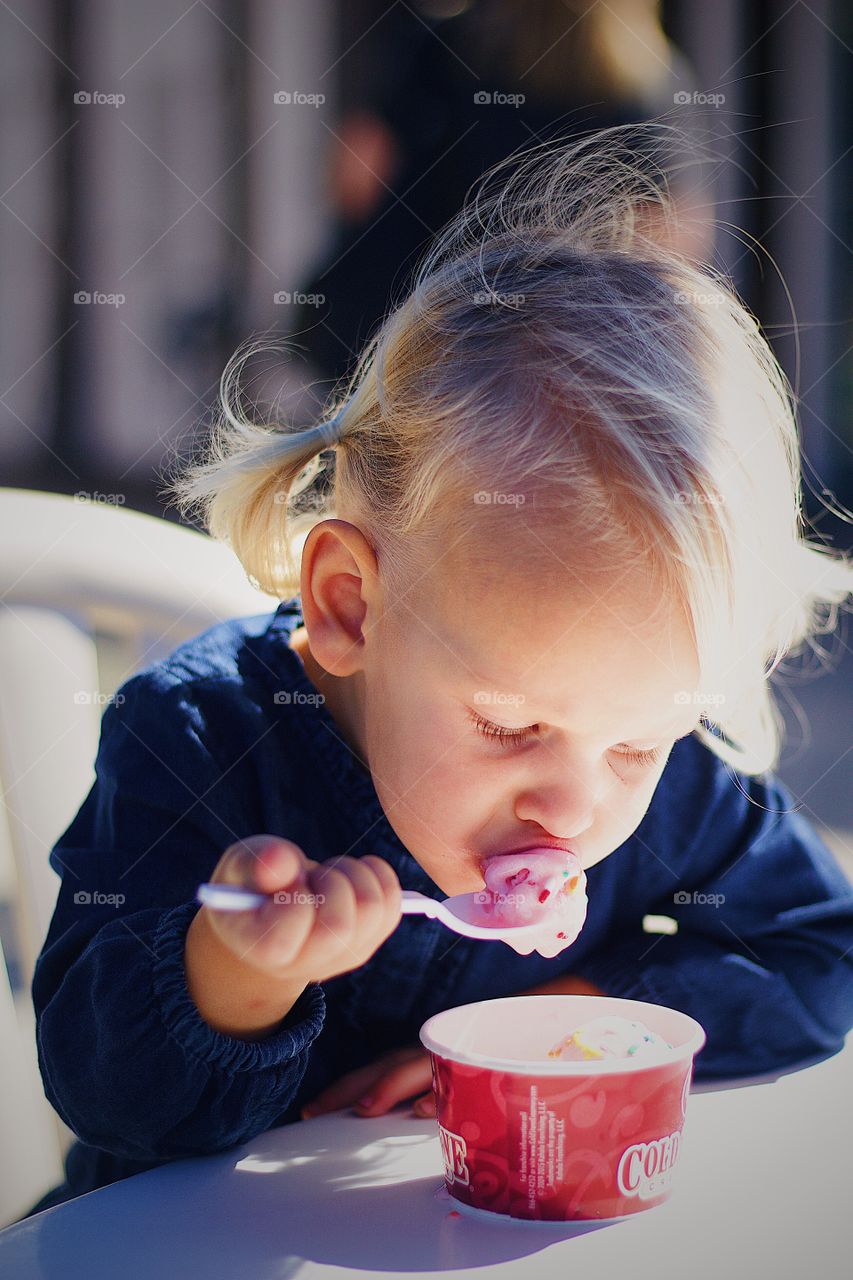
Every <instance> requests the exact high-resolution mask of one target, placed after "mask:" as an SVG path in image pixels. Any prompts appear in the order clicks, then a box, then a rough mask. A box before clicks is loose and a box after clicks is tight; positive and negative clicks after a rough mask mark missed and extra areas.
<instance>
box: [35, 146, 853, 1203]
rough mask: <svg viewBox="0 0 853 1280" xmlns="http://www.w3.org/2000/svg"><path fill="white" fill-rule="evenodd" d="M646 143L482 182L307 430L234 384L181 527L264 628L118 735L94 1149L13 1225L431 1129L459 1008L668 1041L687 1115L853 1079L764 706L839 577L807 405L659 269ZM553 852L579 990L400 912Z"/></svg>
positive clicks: (218, 632)
mask: <svg viewBox="0 0 853 1280" xmlns="http://www.w3.org/2000/svg"><path fill="white" fill-rule="evenodd" d="M643 128H644V127H642V126H640V127H639V130H638V128H637V127H632V128H630V129H626V128H623V127H620V128H617V129H614V130H607V131H605V132H604V133H602V134H598V135H594V136H593V137H591V138H586V139H583V140H582V141H581V142H580V143H575V144H573V145H572V146H570V147H566V148H554V146H553V145H550V146H546V147H545V148H540V147H537V148H533V149H532V150H531V151H530V152H528V153H526V154H525V155H524V156H522V157H518V156H515V157H511V160H512V166H511V167H508V163H509V162H506V163H505V164H504V165H500V166H498V167H497V169H495V170H493V171H492V172H491V173H490V174H489V175H487V177H486V179H485V180H484V181H483V182H482V183H481V184H480V187H479V188H478V189H477V191H476V192H475V193H474V194H473V196H472V197H471V198H470V199H469V202H468V203H467V204H466V206H465V208H464V209H463V210H462V212H461V213H460V215H459V216H458V218H457V219H455V220H454V222H453V223H452V224H450V225H449V226H448V227H447V228H445V229H444V231H443V232H442V233H441V234H440V235H439V236H438V237H437V239H436V240H435V241H434V242H433V243H432V245H431V247H430V248H429V250H428V252H427V253H426V255H425V257H424V258H423V260H422V263H421V264H420V268H419V271H418V274H417V278H416V280H415V282H414V285H413V288H412V291H411V293H410V294H409V296H408V297H406V298H405V299H403V300H402V301H401V303H400V305H399V306H398V307H397V308H396V309H395V310H394V311H393V312H392V313H391V314H390V315H389V316H388V317H387V318H386V320H385V322H384V323H383V325H382V326H381V328H380V329H379V330H378V332H377V333H376V334H375V335H374V337H373V339H372V340H371V342H370V344H369V346H368V348H367V349H366V351H365V352H364V354H363V356H362V358H361V361H360V363H359V366H358V368H357V370H356V372H355V374H354V375H353V377H352V379H351V381H350V383H349V384H348V385H347V387H346V388H345V391H344V393H343V394H340V395H338V396H337V398H336V399H335V401H334V403H333V404H332V405H331V406H330V411H329V414H328V415H327V416H326V417H325V418H324V420H323V421H321V422H320V423H319V424H318V425H316V426H313V427H309V428H308V429H304V430H295V429H291V428H287V427H280V426H276V425H273V424H271V423H268V422H263V421H258V420H257V419H256V418H255V419H253V418H252V417H251V416H250V415H248V414H247V412H246V408H245V403H244V396H243V393H242V390H241V388H242V386H243V385H244V383H243V380H242V377H241V370H242V369H243V367H244V364H245V360H246V359H247V358H248V356H249V355H250V354H251V353H252V351H253V349H254V348H253V347H251V346H250V348H249V349H248V351H243V352H242V353H239V354H238V356H237V357H235V358H234V359H233V360H232V361H231V362H230V363H229V365H228V367H227V369H226V371H225V373H224V375H223V381H222V403H223V410H224V411H223V414H222V417H221V420H220V422H219V425H218V428H217V430H216V431H215V433H214V436H213V439H212V442H211V444H210V447H209V450H208V452H207V454H206V456H204V457H203V458H201V459H195V460H194V461H193V463H192V465H191V466H188V467H187V469H186V471H185V473H184V474H182V475H180V476H179V477H178V478H177V479H176V480H175V482H174V483H173V485H172V486H171V491H172V492H173V493H174V494H176V495H177V497H178V499H179V501H180V503H181V506H182V511H183V513H184V514H189V513H191V512H192V511H195V510H200V511H201V513H202V515H203V518H204V520H205V522H206V527H207V528H208V529H209V530H210V532H211V533H212V534H213V535H214V536H216V537H218V538H221V539H223V540H225V541H227V542H228V543H229V544H230V545H231V547H232V548H233V549H234V551H235V553H236V555H237V556H238V557H239V559H240V561H241V562H242V564H243V566H244V567H245V569H246V572H247V574H248V575H249V577H250V579H251V580H252V581H253V582H255V583H257V584H258V585H260V586H261V587H262V588H264V589H265V590H267V591H269V592H272V593H273V594H274V595H275V596H276V597H277V598H278V599H279V600H280V601H281V603H280V604H279V607H278V608H277V609H276V611H275V612H274V613H272V614H259V615H257V616H253V617H249V618H238V619H235V620H232V621H229V622H226V623H222V624H220V625H217V626H214V627H212V628H210V629H209V630H208V631H206V632H205V633H204V634H202V635H200V636H198V637H196V638H195V639H193V640H191V641H190V642H188V643H186V644H182V645H181V646H180V647H179V648H177V649H176V650H175V651H174V652H173V653H172V654H171V655H170V656H169V657H168V658H166V659H163V660H160V661H157V662H155V663H153V664H151V665H149V666H148V667H147V668H145V669H143V670H140V671H139V672H138V673H137V674H135V675H134V676H133V677H132V678H131V679H129V680H127V681H126V682H125V683H124V684H122V686H121V690H120V691H121V694H122V695H123V696H122V698H121V699H116V700H115V701H114V702H112V703H110V704H109V705H108V707H107V709H106V711H105V713H104V716H103V722H102V728H101V737H100V744H99V749H98V755H97V760H96V780H95V782H94V784H93V786H92V788H91V791H90V792H89V794H88V795H87V797H86V798H85V800H84V801H83V803H82V805H81V808H80V810H79V812H78V813H77V815H76V817H75V818H74V820H73V822H72V823H71V824H70V826H69V827H68V829H67V831H66V832H65V833H64V834H63V835H62V836H61V837H60V839H59V840H58V841H57V843H56V845H55V847H54V849H53V851H52V852H51V855H50V863H51V866H52V867H53V868H54V870H55V871H56V872H57V873H58V874H59V875H60V877H61V886H60V889H59V896H58V901H57V904H56V909H55V912H54V915H53V919H52V922H51V925H50V929H49V933H48V936H47V939H46V941H45V944H44V947H43V950H42V952H41V955H40V957H39V960H38V964H37V968H36V973H35V977H34V981H33V987H32V992H33V999H34V1003H35V1009H36V1015H37V1035H38V1054H39V1062H40V1066H41V1071H42V1075H43V1079H44V1086H45V1091H46V1094H47V1097H48V1098H49V1100H50V1102H51V1103H52V1104H53V1106H54V1107H55V1108H56V1110H57V1111H58V1112H59V1114H60V1115H61V1116H62V1117H63V1119H64V1120H65V1122H66V1123H67V1124H68V1125H69V1126H70V1127H71V1129H72V1130H73V1131H74V1133H75V1135H76V1136H77V1139H78V1140H77V1141H76V1142H75V1143H74V1145H73V1146H72V1148H71V1150H70V1151H69V1154H68V1157H67V1159H66V1169H65V1173H66V1181H65V1182H64V1184H63V1185H62V1186H60V1187H58V1188H55V1189H54V1190H53V1191H52V1192H50V1193H49V1194H48V1195H47V1196H46V1197H44V1198H43V1200H42V1201H40V1202H39V1204H38V1205H36V1206H35V1207H34V1209H33V1210H31V1211H30V1212H35V1211H36V1210H38V1209H42V1208H46V1207H48V1206H49V1205H51V1204H56V1203H59V1202H60V1201H61V1200H65V1199H68V1198H69V1197H71V1196H75V1195H79V1194H80V1193H82V1192H86V1191H89V1190H92V1189H94V1188H96V1187H100V1186H103V1185H105V1184H106V1183H109V1182H112V1181H115V1180H116V1179H119V1178H123V1177H126V1176H128V1175H129V1174H132V1173H136V1172H139V1171H142V1170H145V1169H149V1168H152V1167H154V1166H155V1165H158V1164H162V1163H164V1162H166V1161H170V1160H172V1159H175V1158H179V1157H184V1156H192V1155H199V1154H204V1153H209V1152H216V1151H221V1150H224V1149H226V1148H228V1147H230V1146H233V1145H235V1144H240V1143H244V1142H246V1141H248V1140H250V1139H251V1138H252V1137H253V1136H254V1135H256V1134H258V1133H260V1132H263V1131H265V1130H267V1129H269V1128H272V1127H274V1126H279V1125H283V1124H287V1123H290V1122H294V1121H298V1120H299V1119H300V1118H301V1117H303V1116H305V1115H308V1114H312V1113H316V1112H318V1111H323V1110H329V1109H332V1108H336V1107H341V1106H349V1105H353V1104H354V1105H356V1107H357V1110H358V1112H359V1114H361V1115H364V1116H371V1115H378V1114H382V1113H383V1112H385V1111H387V1110H388V1109H389V1108H390V1107H392V1106H394V1105H396V1104H397V1103H403V1102H405V1103H408V1102H411V1101H413V1100H415V1101H416V1112H417V1113H419V1114H429V1110H430V1098H429V1089H430V1069H429V1062H428V1058H427V1055H426V1052H425V1051H424V1050H423V1048H422V1047H421V1046H420V1044H419V1041H418V1030H419V1028H420V1026H421V1025H422V1023H423V1022H424V1021H425V1020H426V1019H427V1018H428V1017H430V1016H431V1015H432V1014H433V1013H435V1012H437V1011H438V1010H440V1009H444V1008H448V1007H451V1006H457V1005H460V1004H464V1003H467V1002H470V1001H476V1000H483V999H489V998H493V997H498V996H504V995H508V994H513V993H530V992H579V993H581V994H584V993H595V992H605V993H607V994H609V995H615V996H625V997H631V998H636V999H640V1000H646V1001H652V1002H657V1003H661V1004H666V1005H670V1006H672V1007H674V1008H676V1009H681V1010H683V1011H685V1012H686V1013H688V1014H690V1015H691V1016H693V1017H694V1018H696V1019H698V1020H699V1022H701V1024H702V1026H703V1027H704V1028H705V1030H706V1032H707V1043H706V1045H705V1047H704V1049H703V1050H702V1051H701V1053H700V1054H699V1055H698V1057H697V1059H696V1063H695V1076H696V1078H697V1079H699V1080H702V1079H714V1078H717V1079H721V1078H724V1077H731V1076H737V1075H752V1074H756V1073H761V1072H765V1071H771V1070H774V1069H777V1068H784V1067H789V1066H792V1065H796V1064H805V1063H807V1062H811V1061H816V1060H819V1059H820V1058H825V1057H828V1056H829V1055H832V1054H834V1053H836V1052H838V1051H839V1050H840V1049H841V1048H842V1046H843V1042H844V1036H845V1033H846V1032H847V1031H848V1029H849V1028H850V1027H851V1026H853V890H851V885H850V883H849V882H848V880H847V878H846V877H845V875H844V874H843V872H842V870H841V868H840V867H839V865H838V864H837V862H836V861H835V860H834V858H833V857H832V855H831V853H830V852H829V850H828V849H827V847H826V845H825V844H824V843H823V842H822V840H821V839H820V838H819V836H818V834H817V832H816V831H815V829H814V828H813V827H812V826H811V825H810V824H809V823H808V822H807V821H806V819H805V818H804V817H803V816H802V814H801V813H799V812H798V811H797V808H796V804H795V801H794V798H793V797H792V795H791V794H790V793H789V792H788V791H787V790H786V789H785V787H784V786H783V785H782V784H781V783H780V782H779V781H778V779H777V778H776V777H775V776H774V773H773V772H772V770H773V769H774V768H775V766H776V763H777V761H778V754H779V748H780V724H781V721H780V717H779V715H778V713H777V711H776V710H775V708H774V705H773V701H772V696H771V689H770V686H769V684H768V676H769V674H770V672H771V671H773V670H774V669H775V668H776V667H777V666H778V665H779V664H780V662H781V661H782V659H783V658H784V656H785V655H786V654H788V653H791V652H793V651H795V650H796V649H797V647H798V646H803V645H805V644H807V643H808V641H809V640H810V638H811V637H812V636H813V635H815V634H817V633H820V632H826V631H829V630H832V629H833V628H834V627H835V625H836V622H837V616H838V612H839V609H840V607H841V606H843V605H844V603H845V601H846V599H847V596H848V594H849V592H850V588H851V583H853V570H851V566H850V564H849V562H847V561H846V560H845V559H844V557H843V556H841V555H840V554H839V553H837V552H831V551H828V550H827V549H826V548H824V547H823V546H820V545H818V544H817V543H815V542H809V541H807V540H806V538H805V535H804V527H803V518H802V514H801V493H800V481H799V452H798V440H797V429H796V421H795V416H794V412H793V408H792V399H791V395H790V391H789V388H788V387H787V384H786V382H785V380H784V377H783V375H782V373H781V371H780V369H779V367H778V365H777V363H776V362H775V360H774V358H773V356H772V354H771V352H770V349H769V347H768V345H767V343H766V341H765V340H764V338H763V337H762V335H761V333H760V332H759V329H758V327H757V325H756V323H755V321H754V320H753V318H752V317H751V316H750V315H749V314H748V313H747V311H746V310H745V309H744V307H743V305H742V303H740V302H739V301H738V299H737V297H736V296H735V294H734V293H733V291H732V288H731V287H730V285H729V284H728V283H727V281H726V280H725V279H724V278H722V276H720V275H719V273H717V272H715V271H714V270H713V269H712V268H711V267H708V266H702V265H700V264H698V263H695V262H693V261H690V260H688V259H687V258H686V257H684V256H682V255H680V254H679V253H678V252H677V251H676V250H675V249H674V248H673V247H672V245H673V243H674V241H673V238H672V237H671V235H670V234H669V233H670V232H671V230H672V225H673V218H674V216H675V215H674V212H673V206H672V204H671V201H670V198H669V196H668V194H667V186H666V183H665V181H661V182H660V183H658V182H653V181H652V180H651V179H650V178H649V177H647V176H645V172H646V167H640V166H639V165H636V164H634V163H632V160H631V156H632V154H633V152H632V148H633V147H634V145H635V142H636V137H635V135H637V134H638V133H639V140H640V142H641V143H642V141H643V139H644V137H645V136H646V135H645V133H644V132H643ZM324 473H325V475H324ZM321 478H325V479H327V480H328V481H329V483H328V484H326V485H325V487H323V486H320V485H318V484H317V483H316V482H317V481H318V480H319V479H321ZM534 846H550V847H553V848H556V849H565V850H571V851H573V852H574V853H575V854H576V856H577V857H578V858H579V859H580V860H581V862H582V865H583V867H584V869H585V871H586V875H587V893H588V897H589V909H588V915H587V920H586V923H585V926H584V928H583V931H582V932H581V934H580V936H579V937H578V939H577V940H576V941H575V942H574V943H573V944H572V945H571V946H570V947H569V948H568V949H566V950H565V951H564V952H562V953H561V954H559V955H557V956H556V957H551V958H546V957H543V956H541V955H539V954H537V953H536V952H534V953H532V954H530V955H526V956H523V955H519V954H517V953H516V952H515V951H514V950H513V949H512V948H510V947H509V946H507V945H505V944H504V943H502V942H500V941H491V940H489V941H473V940H470V939H465V938H461V937H458V936H456V935H454V934H452V933H450V932H448V931H446V930H445V929H444V928H443V927H442V926H441V925H440V924H439V923H437V922H435V921H430V920H427V919H425V918H423V917H402V918H401V913H400V890H401V886H402V888H404V889H415V890H419V891H420V892H422V893H426V894H429V895H431V896H433V897H436V898H441V897H444V896H445V895H448V894H456V893H464V892H468V891H474V892H476V891H478V890H481V889H482V888H483V863H484V860H485V859H486V858H488V857H490V856H491V855H493V854H497V853H510V852H514V851H517V850H524V849H526V848H530V847H534ZM209 880H213V881H216V882H222V883H225V884H233V885H243V886H247V887H250V888H252V889H255V890H259V891H262V892H265V893H267V894H269V895H270V897H269V901H268V903H267V904H266V905H264V906H262V907H260V908H257V909H255V910H249V911H240V912H234V913H226V912H224V911H217V910H215V909H213V908H211V907H209V906H200V904H199V902H198V901H197V899H196V890H197V887H198V885H199V884H200V883H201V882H203V881H209ZM81 888H84V889H89V890H93V889H98V890H100V891H101V895H100V901H97V902H96V901H93V902H90V903H85V904H83V903H80V902H78V901H77V900H76V898H75V894H76V891H77V890H78V889H81ZM110 894H116V895H122V896H121V898H120V902H121V905H120V906H115V905H108V904H106V903H105V902H104V901H103V895H110ZM654 915H657V916H658V917H660V916H666V917H668V918H669V920H670V921H671V922H674V923H671V924H670V926H669V929H668V931H658V932H654V931H651V930H652V929H653V926H654V922H653V921H649V920H646V917H647V916H654ZM644 922H645V927H644Z"/></svg>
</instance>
